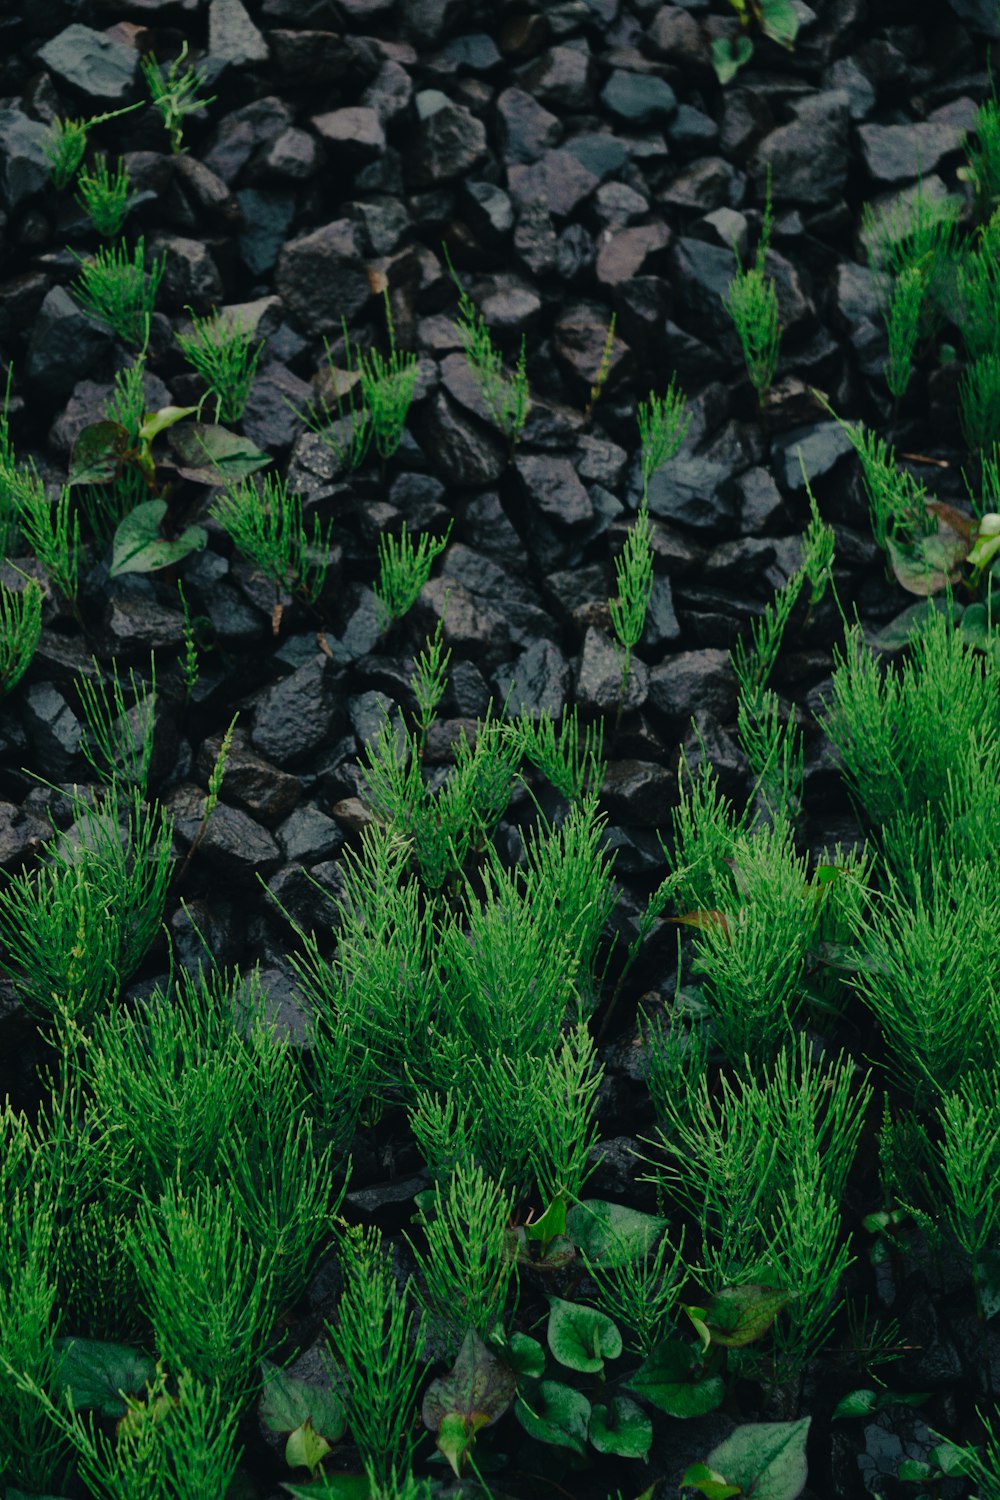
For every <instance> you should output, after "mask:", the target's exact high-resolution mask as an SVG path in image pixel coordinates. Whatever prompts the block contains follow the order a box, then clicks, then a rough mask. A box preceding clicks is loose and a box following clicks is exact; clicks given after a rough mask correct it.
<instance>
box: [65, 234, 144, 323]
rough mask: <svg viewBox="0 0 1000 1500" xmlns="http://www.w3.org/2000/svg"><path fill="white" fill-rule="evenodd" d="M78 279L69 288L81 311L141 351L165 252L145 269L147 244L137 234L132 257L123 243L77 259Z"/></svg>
mask: <svg viewBox="0 0 1000 1500" xmlns="http://www.w3.org/2000/svg"><path fill="white" fill-rule="evenodd" d="M76 259H77V261H78V263H79V266H80V279H79V281H78V282H77V284H76V285H75V286H74V287H72V288H71V291H72V293H73V296H74V297H75V298H76V300H77V302H79V304H80V306H81V307H82V308H83V310H84V312H86V313H89V315H90V316H91V317H92V318H97V319H98V321H99V322H101V323H107V324H108V326H109V327H111V328H113V329H114V331H115V333H116V334H117V335H118V337H119V338H120V339H121V340H122V341H123V342H124V343H126V344H132V345H133V346H134V347H135V348H137V349H138V348H142V347H143V346H144V344H145V340H146V331H147V327H148V320H149V318H150V317H151V316H152V312H153V306H154V304H155V302H156V293H157V291H158V290H159V286H160V282H161V281H162V280H163V273H164V271H165V270H166V265H167V257H166V252H164V253H163V255H161V256H160V257H159V259H157V260H154V261H153V263H152V264H151V265H150V267H149V269H148V271H147V269H146V244H145V240H144V238H143V237H142V236H141V235H140V237H139V239H137V240H136V242H135V248H134V250H133V251H132V253H131V255H130V254H129V252H128V250H127V249H126V247H125V244H124V242H122V243H121V244H120V245H119V246H118V248H117V249H113V250H112V249H101V250H98V251H97V253H96V255H94V256H92V257H91V258H89V259H86V260H85V259H84V258H83V257H82V256H77V257H76Z"/></svg>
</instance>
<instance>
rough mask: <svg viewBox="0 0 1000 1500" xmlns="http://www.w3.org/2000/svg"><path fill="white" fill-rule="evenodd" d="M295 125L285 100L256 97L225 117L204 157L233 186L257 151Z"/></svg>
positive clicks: (211, 167)
mask: <svg viewBox="0 0 1000 1500" xmlns="http://www.w3.org/2000/svg"><path fill="white" fill-rule="evenodd" d="M292 124H293V119H292V111H291V110H290V109H289V107H288V105H287V104H285V103H284V102H283V101H282V100H281V99H276V98H274V97H273V96H271V95H268V96H267V97H266V98H264V99H255V100H254V101H253V103H252V104H244V105H243V106H242V107H241V108H240V109H234V110H233V111H232V112H231V113H230V114H228V115H224V116H223V117H222V119H221V120H220V121H219V123H218V126H217V127H216V130H215V133H214V135H213V136H212V139H211V141H210V143H209V146H208V148H207V149H206V150H205V151H204V152H202V156H201V159H202V161H203V162H204V164H205V166H206V167H209V168H210V169H211V170H212V171H213V172H215V173H216V175H217V176H219V177H221V178H222V180H223V182H227V183H229V184H230V186H232V184H233V183H234V182H235V181H236V178H237V177H238V176H239V173H240V171H241V169H242V168H243V167H244V166H245V165H246V163H247V162H248V161H249V160H250V158H251V156H252V155H253V153H254V152H255V151H257V150H258V149H259V148H260V147H261V146H265V145H267V144H268V143H269V142H271V141H273V140H275V139H277V137H278V136H279V135H281V134H282V132H283V131H285V130H287V129H288V128H289V126H290V125H292Z"/></svg>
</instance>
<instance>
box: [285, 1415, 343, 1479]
mask: <svg viewBox="0 0 1000 1500" xmlns="http://www.w3.org/2000/svg"><path fill="white" fill-rule="evenodd" d="M331 1446H332V1444H330V1443H328V1442H327V1440H326V1438H325V1437H323V1436H321V1434H320V1433H318V1432H317V1431H316V1429H315V1428H314V1427H313V1424H312V1421H311V1420H310V1418H309V1417H306V1419H305V1421H304V1422H303V1423H302V1426H301V1427H296V1429H295V1431H294V1432H290V1433H289V1434H288V1442H287V1443H286V1444H285V1463H286V1464H287V1465H288V1467H289V1468H290V1469H308V1470H309V1472H310V1474H315V1472H316V1468H317V1465H318V1464H319V1463H320V1462H321V1461H322V1460H323V1459H324V1458H325V1457H326V1455H327V1454H328V1453H329V1452H330V1449H331Z"/></svg>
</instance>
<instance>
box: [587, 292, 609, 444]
mask: <svg viewBox="0 0 1000 1500" xmlns="http://www.w3.org/2000/svg"><path fill="white" fill-rule="evenodd" d="M616 319H617V314H616V313H612V314H611V321H610V323H609V324H608V331H607V333H606V334H605V336H604V347H603V348H602V350H601V362H600V364H599V365H598V367H597V374H596V375H595V376H594V383H593V385H592V386H591V387H590V396H589V398H588V401H587V405H586V408H585V409H584V413H583V419H584V421H585V422H589V421H590V419H591V417H592V416H593V415H594V407H595V406H596V405H597V403H598V401H600V399H601V394H602V392H603V390H604V387H605V386H606V385H607V383H608V376H609V375H610V374H611V356H612V355H613V353H614V348H615V322H616Z"/></svg>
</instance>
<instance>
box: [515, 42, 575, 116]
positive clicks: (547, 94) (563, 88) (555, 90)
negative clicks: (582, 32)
mask: <svg viewBox="0 0 1000 1500" xmlns="http://www.w3.org/2000/svg"><path fill="white" fill-rule="evenodd" d="M590 73H591V59H590V55H589V53H587V52H585V51H583V50H582V49H578V48H576V47H550V48H549V50H548V51H547V52H543V53H542V54H541V56H540V57H538V58H536V59H535V60H534V61H533V62H531V63H528V64H527V66H526V67H525V68H523V69H522V70H521V73H520V81H521V82H522V83H523V85H524V87H525V88H526V89H527V90H528V92H529V93H530V94H532V95H533V96H534V97H535V98H536V99H538V100H540V101H541V103H542V104H552V105H555V106H557V107H559V108H561V109H577V110H582V109H589V108H590V107H591V106H592V104H593V88H592V85H591V80H590Z"/></svg>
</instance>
